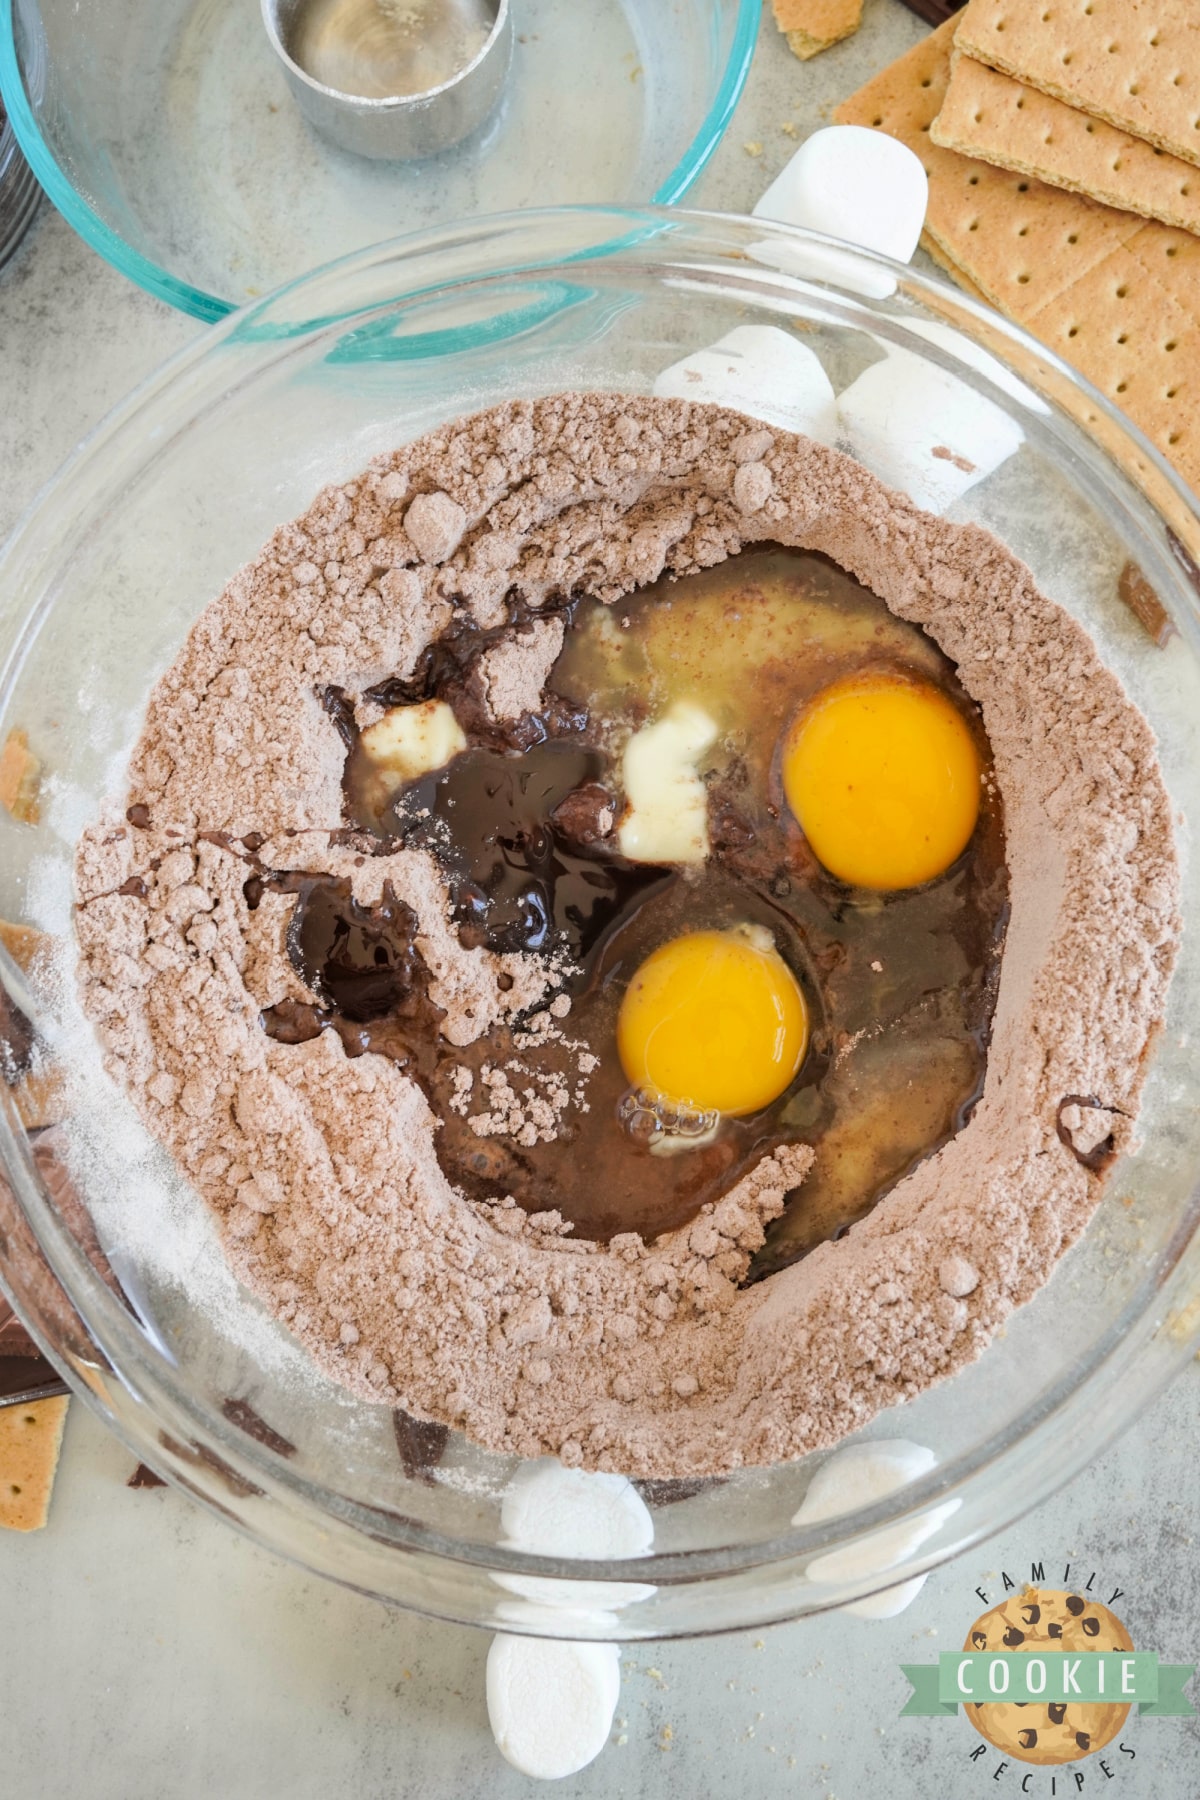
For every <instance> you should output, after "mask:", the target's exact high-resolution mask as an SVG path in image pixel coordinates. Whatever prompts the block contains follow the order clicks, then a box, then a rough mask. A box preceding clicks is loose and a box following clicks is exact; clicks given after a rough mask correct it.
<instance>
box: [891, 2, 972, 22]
mask: <svg viewBox="0 0 1200 1800" xmlns="http://www.w3.org/2000/svg"><path fill="white" fill-rule="evenodd" d="M904 4H905V6H907V8H908V10H909V12H912V13H916V15H917V17H918V19H924V21H925V23H926V24H927V25H944V24H945V23H946V20H947V19H952V18H953V17H954V15H955V13H956V12H958V11H959V9H960V8H961V7H962V6H964V5H965V4H966V0H904Z"/></svg>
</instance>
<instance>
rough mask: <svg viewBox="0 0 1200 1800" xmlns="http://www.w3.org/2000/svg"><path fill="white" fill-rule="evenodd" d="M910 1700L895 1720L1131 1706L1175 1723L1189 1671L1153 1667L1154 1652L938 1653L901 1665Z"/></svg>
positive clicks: (1183, 1706) (1182, 1709)
mask: <svg viewBox="0 0 1200 1800" xmlns="http://www.w3.org/2000/svg"><path fill="white" fill-rule="evenodd" d="M900 1667H901V1668H902V1669H903V1671H904V1673H905V1675H907V1677H908V1679H909V1681H910V1682H911V1684H912V1690H913V1691H912V1693H911V1694H910V1696H909V1698H908V1702H907V1704H906V1705H905V1707H904V1709H903V1711H902V1712H901V1715H900V1716H901V1718H918V1719H948V1718H951V1717H952V1716H953V1715H954V1713H956V1712H957V1711H958V1708H959V1707H960V1706H962V1705H963V1704H964V1703H966V1702H974V1703H975V1704H976V1705H986V1704H987V1703H988V1702H989V1701H997V1700H1008V1701H1017V1702H1021V1703H1026V1704H1028V1703H1030V1702H1032V1703H1034V1704H1036V1703H1038V1702H1042V1703H1047V1702H1054V1703H1056V1704H1059V1705H1061V1704H1062V1703H1064V1702H1067V1703H1070V1702H1072V1701H1074V1702H1075V1704H1076V1705H1086V1704H1087V1703H1088V1702H1089V1701H1091V1702H1093V1703H1094V1702H1096V1701H1114V1700H1115V1701H1117V1702H1126V1701H1129V1702H1135V1703H1136V1705H1137V1709H1138V1717H1139V1718H1150V1719H1182V1718H1187V1717H1189V1716H1190V1715H1191V1714H1192V1713H1194V1712H1195V1710H1196V1709H1195V1707H1194V1706H1193V1705H1192V1704H1191V1702H1190V1701H1189V1700H1188V1699H1186V1698H1185V1696H1184V1692H1183V1690H1184V1687H1185V1686H1186V1685H1187V1683H1188V1681H1189V1680H1190V1679H1191V1676H1192V1673H1193V1671H1194V1670H1195V1667H1196V1665H1195V1663H1160V1662H1159V1660H1158V1652H1157V1651H1156V1650H1083V1651H1075V1650H1046V1651H1025V1650H991V1651H976V1650H943V1651H942V1654H941V1655H940V1656H939V1657H938V1660H937V1661H936V1663H901V1665H900Z"/></svg>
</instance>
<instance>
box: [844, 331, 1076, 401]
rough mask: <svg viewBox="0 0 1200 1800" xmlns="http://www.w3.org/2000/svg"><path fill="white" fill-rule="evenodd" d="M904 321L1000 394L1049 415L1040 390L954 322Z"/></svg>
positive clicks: (888, 347) (889, 345)
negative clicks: (1017, 374)
mask: <svg viewBox="0 0 1200 1800" xmlns="http://www.w3.org/2000/svg"><path fill="white" fill-rule="evenodd" d="M904 323H905V325H906V326H907V328H908V329H909V331H915V332H916V334H917V336H918V337H923V338H925V339H926V340H927V341H928V342H929V343H931V344H938V345H940V347H941V348H942V349H943V350H949V351H950V352H951V353H952V354H953V355H955V356H957V357H958V358H959V360H960V361H961V362H965V363H966V364H968V366H969V367H970V368H972V369H977V370H978V371H979V373H980V374H981V375H986V376H987V378H988V380H989V381H990V382H991V383H992V385H993V387H997V388H999V389H1000V392H1001V393H1002V394H1011V396H1012V398H1013V399H1014V400H1019V401H1020V402H1021V404H1022V406H1027V407H1029V409H1030V411H1031V412H1039V413H1045V414H1046V416H1047V417H1049V414H1050V408H1049V406H1048V404H1047V403H1046V401H1045V400H1043V399H1042V396H1041V395H1040V394H1038V393H1035V392H1034V390H1033V389H1032V388H1031V387H1029V386H1028V385H1027V384H1026V383H1025V382H1024V381H1022V380H1021V379H1020V378H1019V376H1016V375H1014V374H1013V372H1012V370H1011V369H1006V368H1005V366H1004V364H1003V363H1002V362H1001V361H1000V359H999V357H996V356H993V355H992V354H991V352H990V351H989V350H984V349H982V348H981V347H980V345H978V344H976V343H974V342H973V341H972V339H970V338H969V337H967V336H966V335H965V334H964V333H963V332H961V331H959V330H958V328H957V327H956V326H954V325H951V324H950V323H949V321H948V320H946V319H906V320H905V321H904ZM877 342H880V343H882V342H883V340H882V339H878V340H877ZM883 347H884V349H885V350H888V351H891V350H892V349H893V346H892V345H891V344H884V346H883Z"/></svg>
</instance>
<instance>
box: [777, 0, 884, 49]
mask: <svg viewBox="0 0 1200 1800" xmlns="http://www.w3.org/2000/svg"><path fill="white" fill-rule="evenodd" d="M772 3H773V6H774V11H775V23H776V24H777V25H778V27H779V29H780V31H782V33H783V35H784V36H785V37H786V39H787V41H788V49H789V50H791V51H792V52H793V53H794V54H795V55H796V56H798V57H799V58H800V59H801V61H802V62H807V61H808V59H809V57H811V56H817V55H818V54H819V53H820V52H821V51H822V50H828V49H829V46H830V45H831V44H838V43H840V42H841V40H842V39H843V38H848V37H851V36H853V34H854V33H855V32H856V31H857V30H858V27H859V24H860V22H861V20H862V9H863V0H772Z"/></svg>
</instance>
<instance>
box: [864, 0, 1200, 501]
mask: <svg viewBox="0 0 1200 1800" xmlns="http://www.w3.org/2000/svg"><path fill="white" fill-rule="evenodd" d="M835 116H836V117H837V118H838V119H839V120H841V121H842V122H843V123H845V124H855V125H870V126H875V127H877V128H880V129H882V130H884V131H887V132H889V133H890V134H891V135H892V136H893V137H897V138H899V139H900V140H901V141H902V142H903V143H906V144H908V145H909V146H910V148H911V149H913V150H915V151H916V153H917V155H918V156H919V157H920V158H921V161H922V162H923V163H924V165H925V169H926V171H927V173H928V175H929V212H928V216H927V218H926V226H925V237H924V240H923V241H924V243H925V246H926V248H927V249H928V250H929V252H930V254H931V255H932V256H933V257H934V259H935V260H936V261H937V262H938V263H940V264H941V265H942V266H943V267H944V268H945V269H947V270H948V272H949V273H950V274H952V275H953V276H954V277H955V278H956V279H957V280H958V281H959V282H960V283H961V285H962V286H963V287H965V288H966V289H967V290H968V291H969V292H972V293H975V294H976V295H982V297H983V298H984V299H986V300H988V301H990V302H991V304H992V305H993V306H995V307H997V308H998V309H999V310H1000V311H1001V312H1004V313H1007V314H1008V316H1009V317H1010V318H1012V319H1015V320H1016V321H1017V322H1018V323H1019V324H1021V325H1024V326H1025V327H1026V328H1027V329H1028V330H1029V331H1031V332H1032V333H1033V335H1034V336H1035V337H1038V338H1040V339H1041V340H1042V342H1043V343H1045V344H1048V345H1049V346H1050V347H1051V348H1052V349H1054V350H1056V351H1058V352H1059V354H1060V355H1062V356H1063V357H1064V358H1065V359H1066V360H1067V361H1068V362H1071V363H1073V364H1074V366H1075V367H1076V368H1077V369H1079V370H1080V371H1081V372H1082V373H1083V374H1084V375H1086V376H1087V377H1088V378H1089V380H1091V381H1093V382H1094V383H1095V384H1096V386H1097V387H1098V388H1100V389H1101V390H1102V392H1104V393H1105V394H1107V395H1108V397H1109V398H1110V399H1111V400H1113V401H1114V402H1115V403H1116V404H1117V405H1118V406H1119V407H1121V408H1122V409H1123V410H1124V411H1125V412H1126V413H1127V414H1128V415H1129V417H1130V418H1131V419H1133V420H1134V421H1135V423H1136V424H1138V425H1140V426H1141V428H1142V430H1143V431H1144V432H1145V433H1146V435H1147V437H1149V438H1150V439H1151V440H1152V441H1153V442H1154V443H1155V444H1156V445H1157V446H1158V448H1159V449H1160V450H1161V451H1162V452H1163V454H1164V455H1165V456H1166V457H1168V458H1169V459H1170V460H1171V461H1172V462H1173V463H1174V464H1175V467H1176V468H1177V469H1178V470H1179V472H1180V474H1181V475H1182V476H1183V477H1184V479H1185V480H1187V481H1188V482H1190V483H1191V485H1192V487H1193V488H1196V489H1197V490H1200V422H1198V419H1197V414H1198V412H1200V4H1197V0H971V3H970V5H969V6H968V7H967V8H966V10H965V11H964V12H962V13H959V14H957V15H956V16H955V17H953V18H951V19H949V20H948V21H947V22H946V24H944V25H942V26H941V27H940V28H939V29H938V30H937V31H935V32H934V33H933V34H932V35H931V36H930V37H929V38H927V39H926V40H925V41H924V42H923V43H920V44H918V45H917V46H916V48H915V49H913V50H911V51H909V53H908V55H907V56H903V57H901V58H900V60H899V61H898V62H895V63H893V64H892V65H891V67H890V68H887V69H885V70H884V71H883V72H882V74H880V75H877V76H876V77H875V78H874V80H872V81H870V82H868V83H867V85H866V86H865V87H863V88H860V89H859V91H858V93H857V94H854V95H853V96H852V97H851V98H850V99H849V100H847V101H845V102H844V103H843V104H842V105H841V106H840V107H838V109H837V112H836V115H835Z"/></svg>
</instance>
